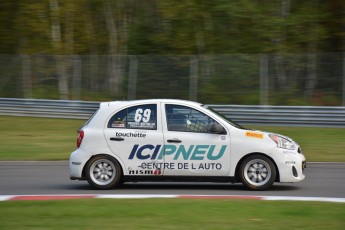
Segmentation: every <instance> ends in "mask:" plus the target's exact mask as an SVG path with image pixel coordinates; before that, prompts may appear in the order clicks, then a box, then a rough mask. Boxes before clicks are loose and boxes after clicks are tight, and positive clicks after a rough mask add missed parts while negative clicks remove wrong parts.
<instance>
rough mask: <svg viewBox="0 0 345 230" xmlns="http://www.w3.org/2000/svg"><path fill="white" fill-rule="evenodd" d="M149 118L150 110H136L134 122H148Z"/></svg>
mask: <svg viewBox="0 0 345 230" xmlns="http://www.w3.org/2000/svg"><path fill="white" fill-rule="evenodd" d="M150 116H151V110H150V109H145V110H144V111H143V109H137V111H136V112H135V116H134V121H135V122H140V121H142V122H145V123H147V122H149V120H150Z"/></svg>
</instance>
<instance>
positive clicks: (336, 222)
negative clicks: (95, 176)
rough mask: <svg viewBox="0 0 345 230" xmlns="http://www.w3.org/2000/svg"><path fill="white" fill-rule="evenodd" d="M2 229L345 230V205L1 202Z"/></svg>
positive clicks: (202, 201) (201, 202) (121, 201)
mask: <svg viewBox="0 0 345 230" xmlns="http://www.w3.org/2000/svg"><path fill="white" fill-rule="evenodd" d="M0 210H1V215H0V228H1V229H265V230H270V229H274V230H276V229H288V230H291V229H313V230H315V229H344V226H345V219H344V216H345V205H344V204H338V203H323V202H293V201H253V200H198V199H197V200H185V199H145V200H135V199H132V200H109V199H91V200H65V201H10V202H1V203H0Z"/></svg>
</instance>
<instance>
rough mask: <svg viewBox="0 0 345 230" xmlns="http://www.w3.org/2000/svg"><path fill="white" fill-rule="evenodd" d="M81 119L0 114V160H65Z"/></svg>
mask: <svg viewBox="0 0 345 230" xmlns="http://www.w3.org/2000/svg"><path fill="white" fill-rule="evenodd" d="M83 123H85V120H72V119H52V118H37V117H13V116H0V160H67V159H68V157H69V155H70V153H71V152H72V151H73V150H74V149H75V148H76V140H77V135H78V133H77V132H76V131H77V130H78V128H79V127H80V126H81V125H82V124H83Z"/></svg>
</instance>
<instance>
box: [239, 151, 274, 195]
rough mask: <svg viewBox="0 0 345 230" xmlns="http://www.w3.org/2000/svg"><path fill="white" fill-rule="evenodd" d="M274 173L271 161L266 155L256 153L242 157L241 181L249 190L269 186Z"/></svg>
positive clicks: (272, 181)
mask: <svg viewBox="0 0 345 230" xmlns="http://www.w3.org/2000/svg"><path fill="white" fill-rule="evenodd" d="M276 173H277V172H276V168H275V166H274V164H273V162H272V161H271V160H270V159H269V158H268V157H266V156H263V155H258V154H255V155H252V156H249V157H247V158H246V159H244V161H243V162H242V164H241V167H240V178H241V181H242V183H243V184H244V186H245V187H247V188H249V189H250V190H265V189H268V188H270V187H271V186H272V185H273V183H274V181H275V178H276Z"/></svg>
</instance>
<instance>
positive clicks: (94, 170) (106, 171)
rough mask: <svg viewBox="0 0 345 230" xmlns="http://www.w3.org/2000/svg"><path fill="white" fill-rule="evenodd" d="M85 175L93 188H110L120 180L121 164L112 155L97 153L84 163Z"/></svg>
mask: <svg viewBox="0 0 345 230" xmlns="http://www.w3.org/2000/svg"><path fill="white" fill-rule="evenodd" d="M85 176H86V179H87V181H88V182H89V184H90V185H91V186H92V187H93V188H96V189H111V188H114V187H115V186H116V185H117V184H119V182H120V181H121V178H122V171H121V166H120V164H119V162H117V160H115V159H114V158H113V157H111V156H107V155H99V156H96V157H94V158H92V159H91V160H90V161H89V162H88V163H87V164H86V168H85Z"/></svg>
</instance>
